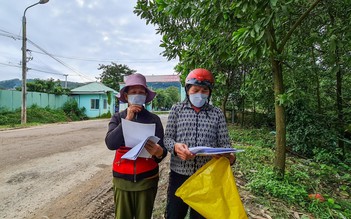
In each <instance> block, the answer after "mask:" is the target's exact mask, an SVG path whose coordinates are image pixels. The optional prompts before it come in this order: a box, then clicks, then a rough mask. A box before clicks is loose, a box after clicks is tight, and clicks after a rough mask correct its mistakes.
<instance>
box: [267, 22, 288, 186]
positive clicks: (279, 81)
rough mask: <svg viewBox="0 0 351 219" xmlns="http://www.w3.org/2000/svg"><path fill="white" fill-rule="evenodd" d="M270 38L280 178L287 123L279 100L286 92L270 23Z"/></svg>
mask: <svg viewBox="0 0 351 219" xmlns="http://www.w3.org/2000/svg"><path fill="white" fill-rule="evenodd" d="M268 32H269V35H270V38H269V40H268V44H269V48H270V59H271V64H272V73H273V86H274V100H275V101H274V109H275V129H276V140H275V144H276V150H275V161H274V170H275V172H276V173H277V175H278V177H279V178H281V179H282V178H284V173H285V157H286V154H285V153H286V149H285V148H286V124H285V108H284V106H282V105H280V104H279V102H278V101H277V100H278V98H279V96H280V95H281V94H283V93H284V86H283V69H282V65H281V62H280V61H278V60H277V59H276V58H275V56H276V55H277V56H278V55H279V52H278V50H277V43H276V40H275V30H274V27H273V24H272V23H270V25H269V29H268Z"/></svg>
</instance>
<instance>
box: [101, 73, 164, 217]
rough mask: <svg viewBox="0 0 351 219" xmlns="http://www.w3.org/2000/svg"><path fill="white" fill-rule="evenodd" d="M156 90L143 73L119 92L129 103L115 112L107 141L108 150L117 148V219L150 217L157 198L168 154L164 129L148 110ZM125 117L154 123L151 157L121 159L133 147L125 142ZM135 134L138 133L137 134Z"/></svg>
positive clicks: (114, 167) (115, 163)
mask: <svg viewBox="0 0 351 219" xmlns="http://www.w3.org/2000/svg"><path fill="white" fill-rule="evenodd" d="M155 96H156V93H155V92H154V91H152V90H150V89H149V88H148V87H147V85H146V79H145V77H144V76H143V75H142V74H138V73H137V74H132V75H129V76H128V77H127V79H126V81H125V86H124V87H123V88H122V89H121V90H120V92H119V100H120V101H122V102H124V103H128V108H127V109H125V110H124V111H122V112H117V113H115V114H114V115H113V116H112V117H111V120H110V123H109V125H108V131H107V134H106V137H105V143H106V146H107V148H108V149H110V150H115V151H116V152H115V159H114V161H113V165H112V169H113V171H112V173H113V190H114V201H115V218H135V219H141V218H151V217H152V210H153V205H154V201H155V197H156V192H157V186H158V180H159V166H158V163H159V162H161V161H162V160H163V158H165V157H166V156H167V150H166V148H165V147H164V144H163V137H164V130H163V126H162V123H161V120H160V118H159V116H157V115H156V114H153V113H151V112H149V111H148V110H146V109H145V107H144V104H145V103H149V102H151V101H152V100H153V99H154V97H155ZM122 119H126V120H130V121H133V122H138V123H143V124H155V125H156V128H155V136H157V137H159V138H160V140H159V141H158V143H153V142H151V141H148V142H147V143H146V145H145V148H146V150H147V151H148V152H149V153H150V154H151V155H152V158H143V157H138V158H137V159H136V160H128V159H122V158H121V157H122V156H123V155H124V154H125V153H126V152H128V151H129V150H130V147H128V145H125V140H124V137H123V131H122ZM135 134H136V135H137V134H138V133H135Z"/></svg>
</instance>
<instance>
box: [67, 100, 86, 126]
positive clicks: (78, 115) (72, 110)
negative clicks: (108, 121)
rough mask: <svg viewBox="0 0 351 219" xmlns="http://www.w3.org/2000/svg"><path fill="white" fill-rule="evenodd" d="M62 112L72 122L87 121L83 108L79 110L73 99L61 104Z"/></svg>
mask: <svg viewBox="0 0 351 219" xmlns="http://www.w3.org/2000/svg"><path fill="white" fill-rule="evenodd" d="M62 110H63V111H64V112H65V114H66V115H67V116H68V117H69V118H71V119H72V120H73V121H77V120H84V119H87V116H86V114H85V108H84V107H83V108H81V109H79V106H78V103H77V101H76V100H74V99H70V100H68V101H67V102H66V103H65V104H63V107H62Z"/></svg>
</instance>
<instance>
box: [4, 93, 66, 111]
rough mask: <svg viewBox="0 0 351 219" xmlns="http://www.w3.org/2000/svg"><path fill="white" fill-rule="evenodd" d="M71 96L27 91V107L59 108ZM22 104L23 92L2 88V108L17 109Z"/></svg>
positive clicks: (7, 109)
mask: <svg viewBox="0 0 351 219" xmlns="http://www.w3.org/2000/svg"><path fill="white" fill-rule="evenodd" d="M70 98H71V97H69V96H67V95H55V94H47V93H39V92H27V104H26V105H27V107H31V106H32V105H34V104H35V105H38V106H39V107H42V108H45V107H49V108H51V109H58V108H61V107H62V106H63V104H64V103H65V102H67V101H68V100H69V99H70ZM21 106H22V92H21V91H15V90H0V109H4V110H6V111H15V110H16V109H18V108H21Z"/></svg>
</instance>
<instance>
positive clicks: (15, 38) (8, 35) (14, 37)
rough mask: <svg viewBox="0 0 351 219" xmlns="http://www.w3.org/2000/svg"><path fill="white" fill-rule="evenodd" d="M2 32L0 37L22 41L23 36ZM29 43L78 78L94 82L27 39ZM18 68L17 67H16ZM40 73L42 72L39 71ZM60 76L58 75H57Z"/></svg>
mask: <svg viewBox="0 0 351 219" xmlns="http://www.w3.org/2000/svg"><path fill="white" fill-rule="evenodd" d="M0 31H1V32H4V33H1V32H0V35H2V36H5V37H9V38H12V39H14V40H21V39H22V38H21V36H18V35H15V34H13V33H10V32H8V31H5V30H1V29H0ZM27 41H28V42H29V43H31V44H32V45H33V46H35V47H36V48H37V49H39V50H41V51H43V53H44V54H46V55H48V56H49V57H51V58H52V59H54V60H56V61H57V62H59V63H60V64H61V65H63V66H65V67H66V68H68V69H70V70H71V71H72V72H74V73H75V74H77V75H78V76H80V77H82V78H85V79H86V80H88V81H94V80H92V79H91V78H89V77H88V76H86V75H84V74H82V73H80V72H79V71H77V70H75V69H74V68H72V67H70V66H69V65H68V64H66V63H64V62H63V61H61V60H59V59H58V58H56V57H55V56H53V55H51V54H50V53H49V52H47V51H46V50H45V49H43V48H41V47H40V46H39V45H37V44H36V43H34V42H33V41H32V40H30V39H28V38H27ZM16 67H17V66H16ZM39 71H40V70H39ZM56 74H58V73H56Z"/></svg>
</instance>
